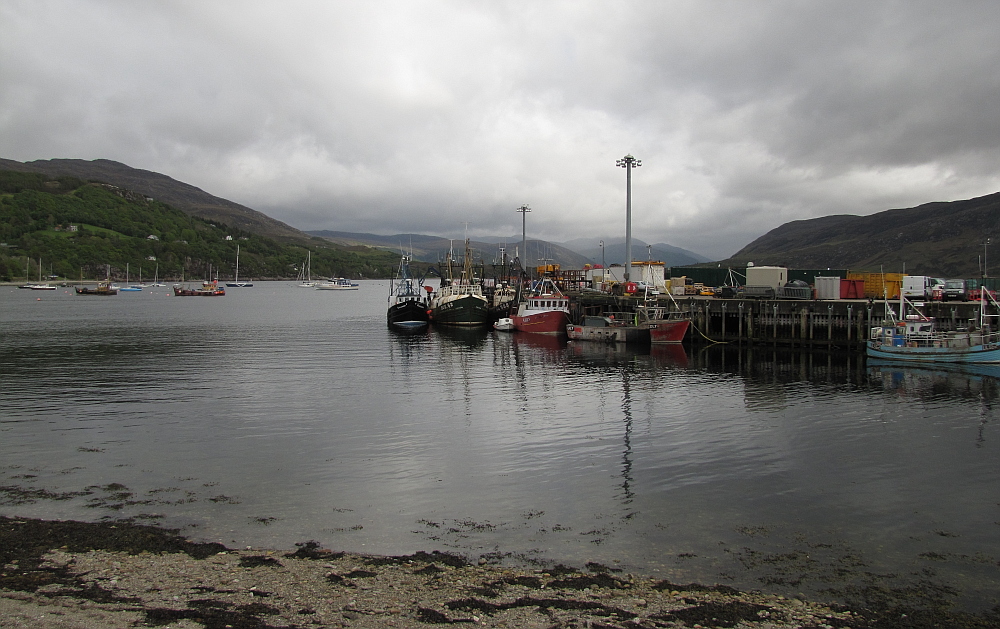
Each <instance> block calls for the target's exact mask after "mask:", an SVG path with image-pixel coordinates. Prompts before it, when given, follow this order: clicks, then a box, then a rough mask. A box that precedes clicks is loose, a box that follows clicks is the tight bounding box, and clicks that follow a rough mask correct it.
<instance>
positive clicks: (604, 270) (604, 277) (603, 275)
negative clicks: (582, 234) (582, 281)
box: [601, 240, 608, 290]
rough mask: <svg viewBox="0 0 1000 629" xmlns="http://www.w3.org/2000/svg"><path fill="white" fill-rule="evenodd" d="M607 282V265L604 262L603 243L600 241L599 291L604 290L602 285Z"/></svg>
mask: <svg viewBox="0 0 1000 629" xmlns="http://www.w3.org/2000/svg"><path fill="white" fill-rule="evenodd" d="M607 281H608V265H607V264H605V262H604V241H603V240H602V241H601V290H604V283H605V282H607Z"/></svg>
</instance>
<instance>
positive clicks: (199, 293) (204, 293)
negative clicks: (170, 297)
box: [174, 286, 226, 297]
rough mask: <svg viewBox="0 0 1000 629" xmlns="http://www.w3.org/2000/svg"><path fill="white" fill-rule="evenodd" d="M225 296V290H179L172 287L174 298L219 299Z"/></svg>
mask: <svg viewBox="0 0 1000 629" xmlns="http://www.w3.org/2000/svg"><path fill="white" fill-rule="evenodd" d="M225 294H226V289H225V288H222V287H219V288H209V289H204V288H180V287H177V286H175V287H174V296H176V297H221V296H222V295H225Z"/></svg>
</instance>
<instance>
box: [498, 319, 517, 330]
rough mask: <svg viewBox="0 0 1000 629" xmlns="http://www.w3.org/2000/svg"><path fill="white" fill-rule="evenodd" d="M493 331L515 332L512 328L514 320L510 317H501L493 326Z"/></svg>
mask: <svg viewBox="0 0 1000 629" xmlns="http://www.w3.org/2000/svg"><path fill="white" fill-rule="evenodd" d="M493 329H494V330H496V331H497V332H513V331H515V330H517V328H515V327H514V320H513V319H511V318H510V317H501V318H500V319H498V320H497V322H496V323H494V324H493Z"/></svg>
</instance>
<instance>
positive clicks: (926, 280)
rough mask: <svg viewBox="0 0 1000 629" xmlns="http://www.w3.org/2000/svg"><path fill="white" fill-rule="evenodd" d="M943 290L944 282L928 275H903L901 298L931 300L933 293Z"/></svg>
mask: <svg viewBox="0 0 1000 629" xmlns="http://www.w3.org/2000/svg"><path fill="white" fill-rule="evenodd" d="M935 289H936V290H942V289H944V280H942V279H939V278H936V277H931V276H929V275H904V276H903V296H904V297H915V298H918V299H931V298H932V297H933V296H934V291H935Z"/></svg>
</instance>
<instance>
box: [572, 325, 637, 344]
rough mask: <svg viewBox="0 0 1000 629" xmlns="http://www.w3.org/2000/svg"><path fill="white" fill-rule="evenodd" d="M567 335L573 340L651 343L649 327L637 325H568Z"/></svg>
mask: <svg viewBox="0 0 1000 629" xmlns="http://www.w3.org/2000/svg"><path fill="white" fill-rule="evenodd" d="M566 335H567V336H568V337H569V338H570V340H572V341H598V342H602V343H626V344H629V345H646V344H649V328H645V327H642V328H640V327H636V326H627V325H621V326H591V325H567V326H566Z"/></svg>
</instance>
